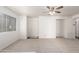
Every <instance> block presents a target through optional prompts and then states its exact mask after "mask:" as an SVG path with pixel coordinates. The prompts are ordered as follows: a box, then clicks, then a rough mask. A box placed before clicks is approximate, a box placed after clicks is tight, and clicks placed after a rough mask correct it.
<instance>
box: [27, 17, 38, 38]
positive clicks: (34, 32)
mask: <svg viewBox="0 0 79 59" xmlns="http://www.w3.org/2000/svg"><path fill="white" fill-rule="evenodd" d="M27 35H28V37H37V36H39V17H37V16H33V17H32V16H31V17H30V16H29V17H27Z"/></svg>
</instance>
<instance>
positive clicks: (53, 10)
mask: <svg viewBox="0 0 79 59" xmlns="http://www.w3.org/2000/svg"><path fill="white" fill-rule="evenodd" d="M46 8H47V9H48V10H49V11H48V14H49V15H53V14H54V13H61V12H60V11H58V10H59V9H62V8H63V6H47V7H46Z"/></svg>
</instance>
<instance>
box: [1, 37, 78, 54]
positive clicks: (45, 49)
mask: <svg viewBox="0 0 79 59" xmlns="http://www.w3.org/2000/svg"><path fill="white" fill-rule="evenodd" d="M2 52H27V53H30V52H31V53H64V52H67V53H70V52H73V53H74V52H75V53H78V52H79V40H77V39H74V40H73V39H63V38H57V39H26V40H18V41H16V42H14V43H13V44H11V45H10V46H8V47H7V48H5V49H3V50H2Z"/></svg>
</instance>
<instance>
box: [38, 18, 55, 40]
mask: <svg viewBox="0 0 79 59" xmlns="http://www.w3.org/2000/svg"><path fill="white" fill-rule="evenodd" d="M39 38H56V19H55V18H54V17H52V16H40V17H39Z"/></svg>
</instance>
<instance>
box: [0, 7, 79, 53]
mask: <svg viewBox="0 0 79 59" xmlns="http://www.w3.org/2000/svg"><path fill="white" fill-rule="evenodd" d="M0 52H1V53H2V52H4V53H6V52H26V53H79V6H0Z"/></svg>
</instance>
